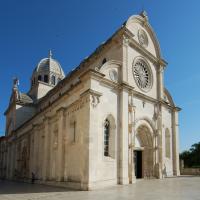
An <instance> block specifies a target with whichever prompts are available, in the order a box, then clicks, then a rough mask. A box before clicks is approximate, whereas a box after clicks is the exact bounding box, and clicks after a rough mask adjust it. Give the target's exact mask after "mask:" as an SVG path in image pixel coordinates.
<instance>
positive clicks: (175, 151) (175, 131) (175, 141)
mask: <svg viewBox="0 0 200 200" xmlns="http://www.w3.org/2000/svg"><path fill="white" fill-rule="evenodd" d="M172 155H173V174H174V176H179V175H180V168H179V125H178V110H177V109H176V108H175V109H174V110H173V112H172Z"/></svg>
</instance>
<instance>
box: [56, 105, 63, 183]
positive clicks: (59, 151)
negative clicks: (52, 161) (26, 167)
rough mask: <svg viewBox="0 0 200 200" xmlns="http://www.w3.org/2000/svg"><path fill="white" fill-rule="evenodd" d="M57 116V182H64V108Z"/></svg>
mask: <svg viewBox="0 0 200 200" xmlns="http://www.w3.org/2000/svg"><path fill="white" fill-rule="evenodd" d="M57 114H58V149H57V181H63V180H64V162H63V156H64V155H63V147H64V145H63V143H64V142H63V139H64V137H63V124H64V123H63V122H64V108H60V109H59V110H58V111H57Z"/></svg>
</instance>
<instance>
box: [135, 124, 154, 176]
mask: <svg viewBox="0 0 200 200" xmlns="http://www.w3.org/2000/svg"><path fill="white" fill-rule="evenodd" d="M153 158H154V148H153V135H152V130H150V128H149V127H148V126H146V125H140V126H139V127H138V128H137V129H136V141H135V150H134V166H135V177H136V178H151V177H153V176H154V162H153V160H154V159H153Z"/></svg>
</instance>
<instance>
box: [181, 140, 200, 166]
mask: <svg viewBox="0 0 200 200" xmlns="http://www.w3.org/2000/svg"><path fill="white" fill-rule="evenodd" d="M180 159H182V160H184V165H185V167H200V142H199V143H195V144H193V145H192V146H191V148H190V150H189V151H184V152H182V153H181V154H180Z"/></svg>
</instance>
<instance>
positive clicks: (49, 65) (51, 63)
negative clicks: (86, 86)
mask: <svg viewBox="0 0 200 200" xmlns="http://www.w3.org/2000/svg"><path fill="white" fill-rule="evenodd" d="M35 72H38V73H43V72H52V73H55V74H57V75H61V76H63V77H64V76H65V74H64V72H63V70H62V68H61V65H60V64H59V62H58V61H57V60H55V59H53V58H51V57H50V58H43V59H42V60H41V61H40V62H39V63H38V65H37V67H36V70H35Z"/></svg>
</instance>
